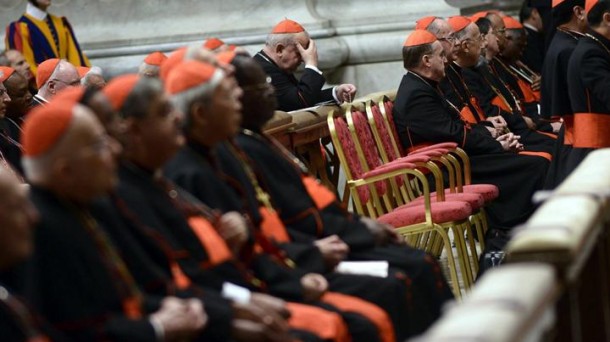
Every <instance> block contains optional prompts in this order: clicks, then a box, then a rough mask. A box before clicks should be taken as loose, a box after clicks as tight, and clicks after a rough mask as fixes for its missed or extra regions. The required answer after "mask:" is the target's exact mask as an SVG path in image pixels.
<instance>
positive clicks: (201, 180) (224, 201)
mask: <svg viewBox="0 0 610 342" xmlns="http://www.w3.org/2000/svg"><path fill="white" fill-rule="evenodd" d="M243 163H248V164H249V165H251V164H252V163H251V162H250V161H249V160H248V158H247V157H246V156H245V155H243V152H242V151H240V150H239V149H238V148H237V147H236V146H234V145H232V144H230V143H223V144H219V146H217V147H215V148H213V149H210V148H208V147H204V146H202V145H200V144H197V143H194V142H190V143H189V145H188V146H187V147H185V148H184V149H182V150H181V151H180V152H179V153H178V155H177V156H176V158H174V159H173V160H172V161H171V162H170V163H168V165H167V167H166V174H167V175H168V177H170V178H171V179H173V180H174V181H176V183H177V184H179V185H180V186H182V187H184V188H185V189H187V190H188V191H189V192H191V193H192V194H193V195H195V196H196V197H197V198H199V199H200V200H201V201H203V202H204V203H206V204H208V205H210V206H212V207H214V208H218V209H221V210H222V211H240V212H242V213H246V214H247V215H248V217H249V219H250V222H252V223H253V226H254V227H253V229H260V228H259V226H260V224H261V222H262V217H261V215H260V212H259V210H258V209H259V203H258V201H257V199H256V194H255V190H254V187H253V186H252V185H251V180H250V179H249V177H248V175H247V174H246V173H245V172H244V166H243V165H244V164H243ZM271 201H272V202H273V204H274V207H276V205H275V201H273V198H272V199H271ZM282 229H283V228H282ZM314 240H315V239H314V237H312V236H304V237H303V239H300V240H299V242H295V241H289V242H284V243H281V244H278V246H279V247H281V248H282V249H283V250H284V251H286V253H287V256H289V257H290V258H291V259H292V260H294V261H295V263H296V265H297V266H298V267H299V268H301V269H305V270H307V271H308V272H317V273H322V274H325V276H326V278H327V279H328V281H329V289H330V290H331V291H336V292H340V293H344V294H348V295H353V296H356V297H359V298H362V299H365V300H367V301H370V302H372V303H374V304H376V305H378V306H380V307H382V308H383V309H385V310H386V312H388V314H389V315H390V317H391V318H392V320H393V323H394V328H395V330H396V336H398V338H399V339H403V338H406V337H408V336H410V335H412V334H413V332H412V331H411V332H409V330H408V329H406V328H407V327H408V326H409V325H410V324H412V320H410V319H409V318H410V317H409V312H408V311H407V310H406V309H407V302H406V296H407V286H406V284H405V282H404V281H403V280H402V279H401V277H400V276H398V277H396V278H394V277H392V276H391V275H390V277H389V278H387V279H384V278H378V277H370V276H356V275H339V274H335V273H332V272H329V270H328V269H327V268H326V267H325V265H324V261H323V260H322V256H321V254H320V252H319V250H318V249H317V247H315V245H314V244H313V241H314ZM373 288H374V289H376V290H375V291H371V289H373ZM409 295H412V294H409Z"/></svg>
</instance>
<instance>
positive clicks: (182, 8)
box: [0, 0, 489, 94]
mask: <svg viewBox="0 0 610 342" xmlns="http://www.w3.org/2000/svg"><path fill="white" fill-rule="evenodd" d="M455 1H456V0H453V1H451V0H448V1H447V2H446V1H444V0H415V1H413V0H384V1H370V0H349V1H348V0H247V1H246V0H241V1H239V0H222V1H210V0H207V1H201V0H180V1H168V0H53V5H52V6H51V8H50V12H51V13H54V14H58V15H65V16H67V17H68V18H69V19H70V22H71V23H72V26H73V27H74V30H75V32H76V35H77V37H78V40H79V42H80V43H81V46H82V47H83V49H84V50H85V51H86V53H87V55H88V56H89V57H90V58H91V60H92V63H94V64H95V65H98V66H100V67H102V68H103V69H104V70H105V72H106V75H107V76H109V77H111V76H113V75H116V74H120V73H124V72H130V71H134V70H135V69H136V67H137V65H138V64H139V63H140V61H141V60H142V59H143V57H144V56H145V55H146V54H148V53H150V52H152V51H155V50H161V51H171V50H173V49H175V48H177V47H179V46H182V45H185V44H193V43H201V42H202V41H204V40H205V38H206V37H211V36H217V37H220V38H222V39H223V40H225V41H226V42H228V43H231V44H238V45H242V46H244V47H246V48H247V49H248V50H249V51H250V52H251V53H255V52H256V51H258V50H259V49H260V48H261V46H262V45H263V43H264V40H265V37H266V34H267V32H268V31H269V30H270V29H271V27H272V26H273V25H274V24H275V23H277V22H278V21H280V20H282V19H283V18H284V17H287V18H290V19H293V20H296V21H299V22H300V23H301V24H303V26H305V28H306V29H307V30H308V31H309V32H310V34H311V35H312V37H314V39H316V42H317V45H318V51H319V54H320V64H321V68H322V69H323V70H324V71H325V72H326V74H327V79H328V81H329V82H330V83H340V82H351V83H355V84H356V85H357V86H358V87H359V89H360V91H359V92H360V94H364V93H368V92H374V91H378V90H383V89H389V88H395V87H397V85H398V83H399V80H400V77H401V76H402V73H403V69H402V66H401V63H400V52H401V45H402V42H403V41H404V39H405V38H406V36H407V34H408V33H409V32H410V31H411V30H412V29H413V26H414V21H415V20H416V19H417V18H420V17H422V16H426V15H437V16H451V15H456V14H458V13H459V8H457V7H453V6H451V5H449V4H448V3H452V2H453V3H454V4H453V5H454V6H464V5H463V4H462V3H464V0H458V2H460V1H461V3H460V4H457V5H456V4H455ZM465 1H466V2H469V1H470V2H471V3H476V4H479V5H480V4H482V3H483V4H487V3H489V1H474V0H465ZM25 4H26V1H25V0H0V25H1V26H3V27H5V26H6V25H7V24H8V23H9V22H10V21H12V20H15V19H16V18H18V17H19V16H20V14H21V13H22V12H23V11H24V9H25ZM2 36H3V35H2ZM3 42H4V39H3V40H2V45H3Z"/></svg>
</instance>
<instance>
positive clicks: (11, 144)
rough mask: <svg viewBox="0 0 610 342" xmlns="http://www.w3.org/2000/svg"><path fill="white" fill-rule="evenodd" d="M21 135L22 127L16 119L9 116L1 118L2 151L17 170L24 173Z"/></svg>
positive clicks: (0, 141) (0, 136) (0, 142)
mask: <svg viewBox="0 0 610 342" xmlns="http://www.w3.org/2000/svg"><path fill="white" fill-rule="evenodd" d="M20 135H21V128H20V127H19V125H18V124H17V123H16V122H15V121H13V120H12V119H9V118H7V117H4V118H1V119H0V152H1V153H2V156H3V157H4V159H6V161H8V162H9V163H10V164H11V166H12V167H13V168H14V169H15V170H17V171H18V172H19V173H20V174H23V168H22V167H21V144H20V143H19V140H20Z"/></svg>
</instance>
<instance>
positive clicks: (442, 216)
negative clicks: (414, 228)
mask: <svg viewBox="0 0 610 342" xmlns="http://www.w3.org/2000/svg"><path fill="white" fill-rule="evenodd" d="M431 210H432V221H433V222H435V223H443V222H449V221H460V220H465V219H467V218H468V217H469V216H470V215H471V214H472V208H471V207H470V204H468V203H466V202H456V201H453V202H434V203H431ZM378 221H379V222H382V223H387V224H389V225H391V226H393V227H395V228H398V227H404V226H408V225H412V224H416V223H423V222H425V221H426V209H425V207H424V206H423V205H416V206H403V207H400V208H396V209H395V210H394V211H392V212H389V213H387V214H385V215H382V216H380V217H379V218H378Z"/></svg>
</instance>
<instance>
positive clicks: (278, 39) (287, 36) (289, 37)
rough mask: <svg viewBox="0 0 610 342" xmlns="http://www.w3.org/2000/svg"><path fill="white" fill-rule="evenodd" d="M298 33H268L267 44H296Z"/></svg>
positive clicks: (269, 45) (270, 45) (273, 45)
mask: <svg viewBox="0 0 610 342" xmlns="http://www.w3.org/2000/svg"><path fill="white" fill-rule="evenodd" d="M295 36H296V33H270V34H269V35H267V40H266V41H265V45H267V46H268V47H276V46H278V45H280V44H282V45H284V46H285V45H290V44H294V41H295Z"/></svg>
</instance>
